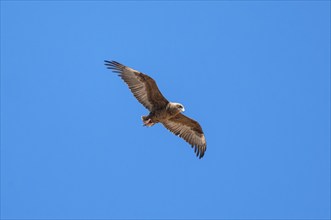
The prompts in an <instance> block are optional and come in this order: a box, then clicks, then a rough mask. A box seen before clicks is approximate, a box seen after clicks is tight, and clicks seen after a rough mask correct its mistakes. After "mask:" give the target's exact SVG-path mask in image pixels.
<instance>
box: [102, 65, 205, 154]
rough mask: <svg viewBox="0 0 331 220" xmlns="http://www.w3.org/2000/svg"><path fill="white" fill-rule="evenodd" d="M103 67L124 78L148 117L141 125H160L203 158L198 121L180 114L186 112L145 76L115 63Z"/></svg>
mask: <svg viewBox="0 0 331 220" xmlns="http://www.w3.org/2000/svg"><path fill="white" fill-rule="evenodd" d="M105 65H106V66H107V68H108V69H111V70H112V71H113V72H115V73H117V74H118V76H119V77H121V78H122V79H123V81H124V82H125V83H126V84H127V85H128V87H129V89H130V90H131V92H132V93H133V95H134V97H136V99H137V100H138V101H139V102H140V103H141V104H142V105H143V106H145V108H147V109H148V110H149V114H148V115H147V116H142V117H141V119H142V121H143V123H144V126H147V127H151V126H153V125H154V124H156V123H161V124H162V125H163V126H164V127H165V128H166V129H168V130H169V131H171V132H172V133H173V134H175V135H177V136H179V137H181V138H182V139H184V140H185V141H186V142H187V143H189V144H190V145H191V146H192V148H194V152H195V153H196V155H197V157H199V159H200V158H202V157H203V155H204V154H205V151H206V147H207V144H206V139H205V135H204V133H203V131H202V128H201V126H200V124H199V123H198V122H197V121H195V120H193V119H191V118H189V117H187V116H185V115H183V114H182V112H184V110H185V109H184V106H183V105H182V104H180V103H176V102H169V101H168V100H167V99H166V98H165V97H164V96H163V95H162V93H161V92H160V90H159V88H158V87H157V85H156V83H155V81H154V80H153V79H152V78H151V77H149V76H148V75H146V74H143V73H141V72H139V71H137V70H134V69H131V68H130V67H127V66H124V65H122V64H120V63H118V62H116V61H108V60H105Z"/></svg>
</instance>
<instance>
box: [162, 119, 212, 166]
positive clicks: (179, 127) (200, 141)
mask: <svg viewBox="0 0 331 220" xmlns="http://www.w3.org/2000/svg"><path fill="white" fill-rule="evenodd" d="M163 125H164V127H166V128H167V129H168V130H169V131H171V132H172V133H174V134H175V135H177V136H179V137H181V138H183V139H184V140H185V141H186V142H187V143H189V144H191V146H192V148H194V152H195V153H196V155H197V157H199V159H200V158H202V157H203V155H204V154H205V151H206V148H207V144H206V139H205V135H204V134H203V131H202V128H201V126H200V125H199V123H198V122H196V121H194V120H193V119H191V118H189V117H186V116H185V115H183V114H178V115H176V116H175V117H173V118H170V119H169V120H167V121H165V122H163Z"/></svg>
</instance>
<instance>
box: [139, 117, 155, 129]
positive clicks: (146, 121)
mask: <svg viewBox="0 0 331 220" xmlns="http://www.w3.org/2000/svg"><path fill="white" fill-rule="evenodd" d="M147 117H148V116H141V120H142V121H143V123H144V124H143V126H147V127H151V126H153V125H154V124H155V123H153V122H152V119H150V118H147Z"/></svg>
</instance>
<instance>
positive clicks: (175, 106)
mask: <svg viewBox="0 0 331 220" xmlns="http://www.w3.org/2000/svg"><path fill="white" fill-rule="evenodd" d="M168 108H170V109H171V110H172V111H176V112H178V113H180V112H184V111H185V108H184V106H183V105H182V104H180V103H176V102H170V103H169V104H168Z"/></svg>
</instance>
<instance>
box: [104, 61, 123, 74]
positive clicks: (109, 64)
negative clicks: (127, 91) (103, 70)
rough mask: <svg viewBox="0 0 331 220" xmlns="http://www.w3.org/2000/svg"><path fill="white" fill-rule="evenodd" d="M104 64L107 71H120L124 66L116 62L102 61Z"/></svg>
mask: <svg viewBox="0 0 331 220" xmlns="http://www.w3.org/2000/svg"><path fill="white" fill-rule="evenodd" d="M104 64H105V65H106V66H107V69H111V70H113V72H115V71H122V70H123V69H124V68H125V66H124V65H123V64H121V63H119V62H117V61H114V60H104Z"/></svg>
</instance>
